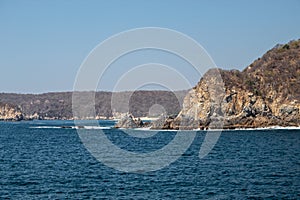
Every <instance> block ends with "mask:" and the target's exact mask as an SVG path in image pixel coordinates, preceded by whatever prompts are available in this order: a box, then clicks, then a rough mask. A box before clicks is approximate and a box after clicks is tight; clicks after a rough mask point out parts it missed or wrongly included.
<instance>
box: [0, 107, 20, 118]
mask: <svg viewBox="0 0 300 200" xmlns="http://www.w3.org/2000/svg"><path fill="white" fill-rule="evenodd" d="M22 119H23V114H22V112H21V110H20V109H19V108H18V107H16V106H14V105H11V104H4V103H0V120H5V121H20V120H22Z"/></svg>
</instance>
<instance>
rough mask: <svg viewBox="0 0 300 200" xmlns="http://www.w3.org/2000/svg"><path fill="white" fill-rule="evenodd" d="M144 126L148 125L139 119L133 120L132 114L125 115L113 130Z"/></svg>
mask: <svg viewBox="0 0 300 200" xmlns="http://www.w3.org/2000/svg"><path fill="white" fill-rule="evenodd" d="M146 126H149V123H145V122H143V121H142V120H141V119H140V118H137V119H135V118H134V117H133V115H132V114H126V115H124V116H123V117H122V118H121V119H120V120H119V121H118V123H117V124H116V125H115V128H141V127H146Z"/></svg>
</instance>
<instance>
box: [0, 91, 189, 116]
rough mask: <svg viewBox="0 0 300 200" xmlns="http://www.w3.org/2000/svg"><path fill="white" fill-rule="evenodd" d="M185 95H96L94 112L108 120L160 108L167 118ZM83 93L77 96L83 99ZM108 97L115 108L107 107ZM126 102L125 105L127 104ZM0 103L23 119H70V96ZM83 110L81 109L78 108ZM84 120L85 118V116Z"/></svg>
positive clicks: (21, 97)
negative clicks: (15, 109)
mask: <svg viewBox="0 0 300 200" xmlns="http://www.w3.org/2000/svg"><path fill="white" fill-rule="evenodd" d="M187 92H188V91H176V92H174V93H173V92H170V91H135V92H133V93H132V92H116V93H112V92H96V94H95V110H96V115H97V116H98V117H100V116H101V117H107V118H109V117H112V116H113V114H114V113H123V112H126V111H128V110H126V109H125V108H126V107H128V108H129V112H131V113H132V114H133V115H134V116H136V117H144V116H149V109H150V108H151V107H152V106H154V105H160V106H162V107H163V108H164V110H165V111H166V112H167V114H178V113H179V111H180V110H181V105H182V101H183V98H184V97H185V95H186V93H187ZM86 95H87V92H80V98H85V96H86ZM112 95H113V96H114V100H115V101H117V105H115V106H114V107H113V108H112V106H111V99H112ZM128 100H129V101H128ZM0 102H2V103H9V104H10V105H14V106H17V107H19V108H20V109H21V111H22V113H23V116H24V118H25V119H26V118H27V119H28V118H39V119H71V118H72V117H73V113H72V92H52V93H44V94H15V93H0ZM82 106H84V105H82ZM87 117H88V116H87Z"/></svg>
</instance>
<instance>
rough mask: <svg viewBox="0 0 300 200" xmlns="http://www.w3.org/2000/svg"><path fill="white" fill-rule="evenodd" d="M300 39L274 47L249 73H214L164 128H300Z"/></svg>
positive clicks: (222, 71)
mask: <svg viewBox="0 0 300 200" xmlns="http://www.w3.org/2000/svg"><path fill="white" fill-rule="evenodd" d="M299 110H300V40H297V41H291V42H289V43H288V44H285V45H276V46H275V47H274V48H273V49H271V50H270V51H268V52H267V53H266V54H264V55H263V56H262V57H261V58H259V59H257V60H256V61H254V62H253V63H252V64H251V65H249V66H248V67H247V68H246V69H245V70H243V71H238V70H231V71H226V70H221V69H212V70H209V71H208V72H207V73H206V74H205V75H204V76H203V77H202V78H201V80H200V82H199V83H198V84H197V85H196V86H195V87H194V88H193V89H192V90H191V91H190V92H189V93H188V94H187V96H186V97H185V99H184V103H183V109H182V110H181V112H180V113H179V114H178V116H177V117H176V118H175V119H174V120H170V119H168V120H165V123H164V124H163V125H162V126H160V127H155V128H164V127H169V128H171V129H193V128H201V129H206V128H230V129H231V128H255V127H268V126H300V114H299Z"/></svg>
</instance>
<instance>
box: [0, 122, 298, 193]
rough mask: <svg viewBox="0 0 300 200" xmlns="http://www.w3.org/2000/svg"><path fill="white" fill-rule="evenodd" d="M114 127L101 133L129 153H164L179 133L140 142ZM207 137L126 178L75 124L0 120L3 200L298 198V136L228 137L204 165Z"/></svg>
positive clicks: (242, 133) (244, 133)
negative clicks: (203, 147) (98, 154)
mask: <svg viewBox="0 0 300 200" xmlns="http://www.w3.org/2000/svg"><path fill="white" fill-rule="evenodd" d="M114 123H115V122H114V121H99V124H100V126H101V128H100V129H101V131H103V132H104V133H105V134H106V136H107V138H108V139H109V140H111V141H112V142H113V143H114V144H115V145H117V146H119V147H120V148H122V149H124V150H128V151H131V152H137V153H145V152H151V151H155V150H158V149H161V148H163V147H164V146H165V145H167V144H168V143H169V142H171V141H172V140H173V138H174V137H175V135H176V134H177V132H174V131H161V132H158V133H157V134H155V135H153V136H151V137H147V138H142V137H140V138H137V137H133V136H130V135H127V134H126V133H124V132H123V131H122V130H119V129H112V128H110V127H112V126H113V125H114ZM82 124H83V126H84V127H80V128H83V129H86V130H87V133H86V134H89V133H90V134H92V133H96V132H97V131H100V129H96V127H93V126H89V122H88V121H83V122H82ZM135 131H137V132H138V133H139V134H141V135H142V134H144V133H145V134H147V133H150V131H149V130H135ZM205 134H206V132H205V131H198V132H196V137H195V139H194V141H193V143H192V144H191V145H190V147H189V148H188V149H187V151H186V152H185V153H184V154H183V155H182V156H181V157H180V158H179V159H177V160H176V161H175V162H173V163H171V164H170V165H168V166H166V167H164V168H162V169H160V170H157V171H151V172H140V173H127V172H122V171H118V170H116V169H114V168H110V167H108V166H106V165H105V164H103V163H102V162H100V161H98V160H97V159H96V158H94V157H93V155H92V154H91V153H89V151H88V150H87V149H86V147H85V145H84V144H83V142H82V141H81V139H80V137H79V135H78V133H77V130H76V129H74V123H73V122H72V121H27V122H0V199H5V198H10V199H66V198H69V199H91V198H92V199H300V130H236V131H224V132H222V134H221V136H220V138H219V140H218V142H217V143H216V145H215V146H214V148H213V149H212V151H211V152H210V153H209V154H208V155H207V156H206V157H204V158H202V159H200V158H199V149H200V146H201V144H202V142H203V140H204V137H205ZM121 164H122V163H121Z"/></svg>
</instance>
